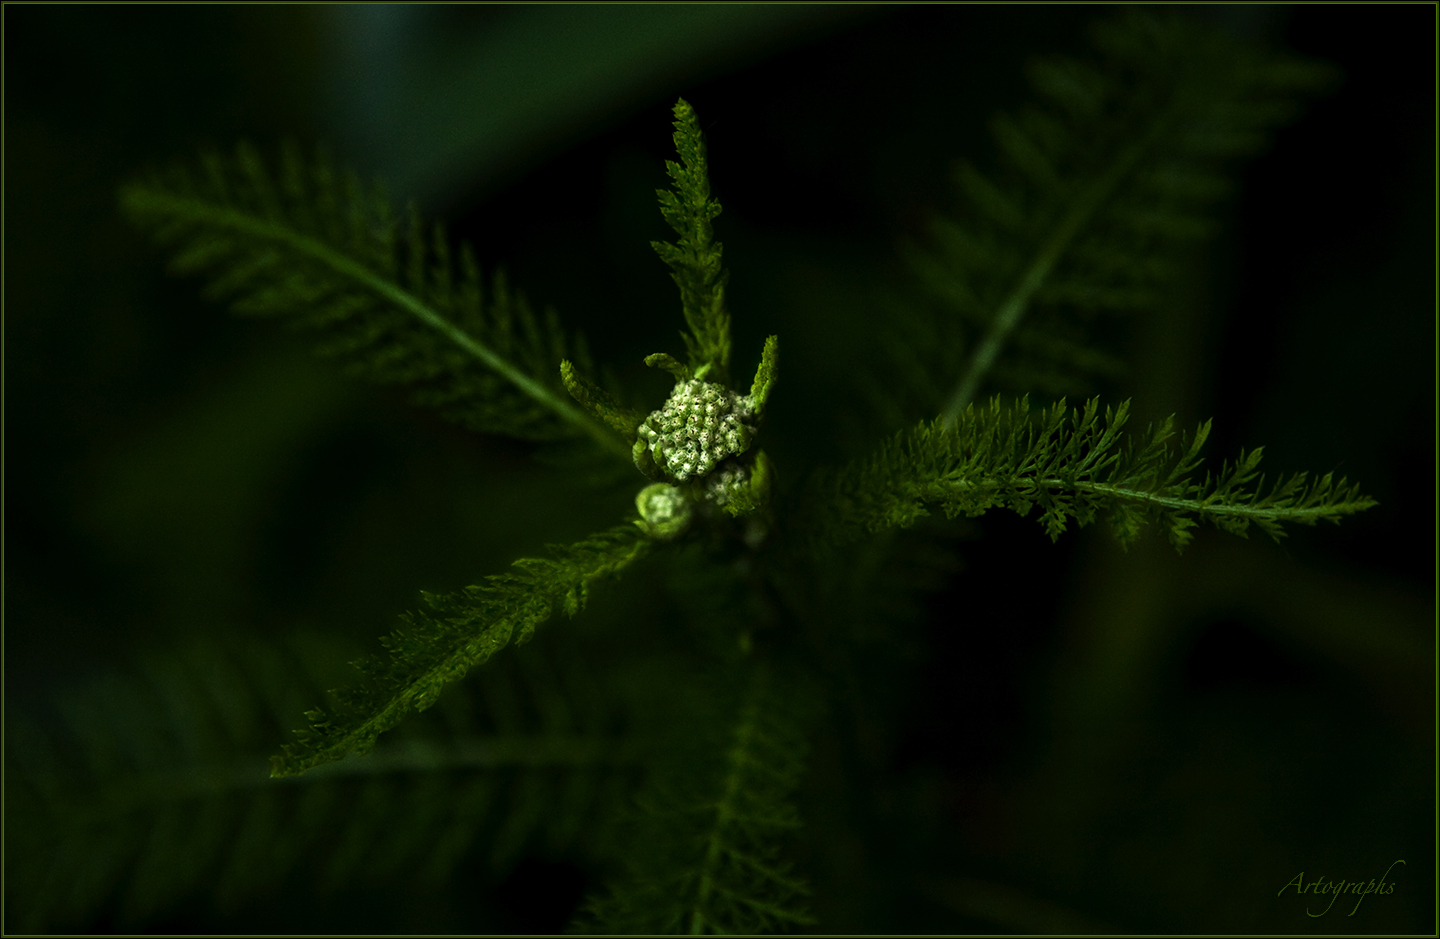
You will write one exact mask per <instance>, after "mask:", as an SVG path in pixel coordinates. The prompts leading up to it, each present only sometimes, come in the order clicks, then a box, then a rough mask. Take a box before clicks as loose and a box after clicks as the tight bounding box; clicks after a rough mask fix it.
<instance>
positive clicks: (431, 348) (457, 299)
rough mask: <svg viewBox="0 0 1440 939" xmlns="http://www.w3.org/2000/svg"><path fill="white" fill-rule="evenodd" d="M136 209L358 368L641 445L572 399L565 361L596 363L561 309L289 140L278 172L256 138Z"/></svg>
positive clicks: (489, 409)
mask: <svg viewBox="0 0 1440 939" xmlns="http://www.w3.org/2000/svg"><path fill="white" fill-rule="evenodd" d="M120 199H121V205H122V207H123V208H124V209H125V210H126V211H127V212H128V214H129V215H130V216H131V218H133V219H134V220H135V222H136V223H137V224H139V225H140V226H141V227H143V228H145V229H147V230H149V231H150V232H152V233H153V234H154V236H155V237H156V238H157V239H158V240H159V241H161V242H163V243H165V244H168V245H171V246H172V247H173V249H174V251H175V256H174V261H173V266H174V268H175V269H176V270H178V271H181V272H205V273H207V274H208V275H209V276H210V290H211V292H212V293H213V294H215V295H216V296H217V297H230V298H231V300H232V306H233V308H234V309H235V310H236V311H237V312H239V313H244V314H252V315H264V316H277V317H284V318H286V319H287V320H288V321H289V322H290V323H291V324H292V325H294V326H295V327H297V328H303V329H309V330H314V331H317V332H319V333H321V334H322V336H323V340H322V342H321V344H320V346H319V347H318V349H319V351H320V352H321V354H324V355H331V356H337V357H339V358H341V359H343V360H344V361H345V362H346V363H347V365H348V367H349V368H350V370H351V371H353V372H355V373H356V374H359V375H363V376H365V377H368V378H371V379H374V380H376V381H381V382H387V383H399V384H404V385H407V386H410V387H411V388H412V389H413V397H414V400H415V401H416V403H419V404H422V405H425V406H430V407H436V408H438V409H439V410H440V411H441V413H442V414H445V415H446V416H447V417H449V418H451V419H454V420H456V421H458V422H459V423H461V424H463V425H464V426H466V427H468V428H470V429H472V430H476V431H480V432H485V433H498V434H505V435H508V436H514V437H519V438H522V439H527V440H556V439H561V438H565V437H569V436H574V435H576V434H577V433H579V434H585V435H588V436H589V437H590V438H591V439H593V440H594V441H596V442H597V443H599V444H600V445H601V446H602V447H603V448H605V449H606V450H608V451H610V452H612V453H614V454H615V455H617V456H622V457H625V458H626V459H628V456H629V449H628V448H627V447H625V445H624V444H623V442H622V441H621V440H619V439H618V438H617V437H615V435H614V434H613V433H611V432H610V431H609V430H608V429H606V428H604V427H602V426H600V425H598V424H597V423H596V422H594V421H593V420H591V419H590V418H589V417H588V416H587V415H586V414H584V413H583V412H582V411H580V410H579V409H577V408H576V407H575V406H574V405H573V404H572V403H571V402H570V401H569V400H568V398H567V396H566V394H565V390H564V388H563V386H562V385H561V382H560V380H559V367H560V362H561V360H563V359H566V358H570V359H574V360H575V361H577V362H579V363H580V365H581V367H582V368H586V369H588V367H589V356H588V353H587V352H586V349H585V345H584V341H583V339H581V338H578V337H577V338H576V339H575V340H573V341H571V340H569V339H567V338H566V336H565V334H564V332H563V331H562V329H561V328H560V324H559V322H558V320H557V318H556V316H555V313H554V311H553V310H550V311H547V312H546V315H545V317H544V318H543V320H542V319H540V318H538V317H537V316H536V315H535V313H534V312H533V311H532V310H531V309H530V306H529V304H528V303H527V302H526V301H525V299H524V297H523V296H521V295H519V294H518V293H515V292H513V291H511V289H510V288H509V287H508V286H507V285H506V282H505V278H504V277H503V276H502V275H499V274H497V275H496V276H495V277H494V278H492V280H491V283H490V285H489V291H488V293H489V296H488V297H487V296H485V292H486V291H484V290H483V289H482V283H481V278H480V273H479V269H478V267H477V265H476V263H475V258H474V255H473V253H472V251H471V249H470V247H469V245H468V244H462V245H461V246H460V252H459V269H458V270H457V269H456V265H455V263H454V261H453V260H452V258H451V250H450V244H449V242H448V240H447V238H446V236H445V232H444V230H443V229H442V228H441V227H440V226H439V225H436V226H435V227H434V228H433V229H427V228H426V226H425V225H424V224H423V223H422V222H421V220H420V216H419V214H418V213H417V212H416V211H415V208H414V206H411V207H410V209H409V211H408V213H407V214H405V215H404V216H397V215H396V213H395V211H394V209H393V208H392V206H391V205H390V203H389V201H388V199H387V198H386V197H385V195H384V193H383V192H381V191H380V190H379V188H378V187H376V188H374V189H367V188H365V187H362V186H361V185H360V183H359V181H358V179H357V178H356V176H355V175H354V174H353V173H341V172H337V171H336V170H335V168H334V167H333V166H332V165H331V164H330V162H329V161H328V160H327V159H326V158H325V157H324V156H323V155H318V156H317V157H316V158H315V159H314V160H311V161H307V160H305V159H303V158H302V157H301V156H300V154H299V153H298V152H297V150H296V149H295V148H294V147H288V146H287V147H286V148H285V149H284V150H283V153H282V158H281V166H280V173H279V177H278V180H277V178H276V177H275V175H274V174H273V173H272V172H271V171H270V169H269V168H268V167H267V166H266V165H265V163H264V161H263V160H262V159H261V158H260V156H259V154H258V153H257V152H256V151H255V150H254V149H253V148H252V147H250V146H248V145H246V144H241V145H240V146H239V147H238V149H237V151H236V154H235V156H234V158H233V159H225V158H222V157H220V156H218V155H216V154H209V155H207V156H205V157H204V158H203V159H202V161H201V164H200V167H199V172H198V173H197V172H196V171H195V169H194V168H192V167H187V166H177V167H175V168H173V169H172V170H171V171H169V172H168V173H160V174H155V175H153V176H151V177H150V178H149V179H146V180H143V181H140V182H135V183H132V184H130V185H128V186H126V187H125V188H124V189H122V190H121V197H120Z"/></svg>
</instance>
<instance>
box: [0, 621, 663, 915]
mask: <svg viewBox="0 0 1440 939" xmlns="http://www.w3.org/2000/svg"><path fill="white" fill-rule="evenodd" d="M289 645H290V646H291V648H288V649H282V648H280V647H277V646H274V645H271V644H268V643H264V642H260V641H257V640H218V639H214V638H212V639H208V640H204V641H198V642H194V643H189V644H186V645H184V646H182V647H181V648H180V649H178V650H172V651H170V652H167V653H166V654H164V655H155V656H149V657H146V658H144V659H143V660H141V662H140V667H139V668H135V669H128V668H127V669H123V670H120V669H117V670H116V671H115V672H112V673H107V674H105V675H102V676H100V677H99V678H98V679H97V680H94V681H91V682H88V683H86V684H83V685H80V686H79V687H75V688H71V689H67V690H66V692H65V693H64V694H63V695H61V696H60V697H59V698H58V699H57V705H58V710H59V712H60V714H59V717H58V719H56V720H43V721H42V720H37V719H34V718H35V717H36V716H38V714H39V713H40V712H36V713H35V714H33V715H32V716H31V718H28V719H27V718H26V717H25V716H23V715H20V714H19V713H18V712H17V711H16V710H15V709H13V708H12V709H11V710H10V711H9V712H8V713H7V741H6V761H7V763H6V765H7V774H6V781H7V787H6V799H7V831H6V834H7V839H6V851H7V882H6V890H7V910H6V917H7V919H6V927H7V929H8V930H9V931H11V932H28V933H38V932H47V931H65V930H69V929H76V928H82V929H83V928H87V927H89V926H91V925H92V924H93V923H94V922H95V921H96V920H100V921H104V922H109V923H113V924H116V925H120V926H126V927H143V926H144V925H146V924H147V923H151V922H153V921H154V918H155V917H157V916H162V915H164V913H165V911H167V910H168V909H170V908H172V907H173V906H174V904H176V903H177V902H180V901H181V900H182V899H183V898H185V897H187V896H193V897H200V898H203V899H205V900H208V901H209V902H210V903H213V904H214V906H215V907H217V908H218V909H220V910H225V909H233V908H234V907H235V906H236V905H238V904H240V903H242V902H244V901H245V900H247V899H250V898H254V897H256V896H259V895H264V894H265V893H266V892H269V891H272V890H273V889H274V888H275V887H276V885H277V884H278V883H280V882H282V881H283V880H285V879H286V878H287V877H291V876H293V875H295V874H296V873H297V872H302V871H303V872H304V877H305V879H306V881H308V882H309V883H310V884H312V885H313V886H315V887H317V888H320V889H324V890H332V889H337V888H340V887H342V886H346V885H352V884H364V883H372V884H387V883H388V884H392V885H393V884H395V883H397V882H404V883H406V884H407V885H409V886H412V887H413V888H416V889H423V888H433V887H434V886H436V885H437V884H438V883H440V882H443V880H444V878H445V877H446V876H448V875H449V874H450V872H451V871H452V870H453V869H454V868H455V866H456V864H457V863H459V862H460V861H461V860H462V859H463V858H465V857H466V856H467V855H469V854H471V853H473V851H474V848H475V846H476V844H477V843H479V844H483V845H484V846H485V850H484V853H485V854H486V855H488V860H489V862H490V864H491V866H492V869H494V870H495V871H497V873H499V872H503V871H505V870H506V869H508V868H509V867H510V866H511V865H513V863H514V862H515V861H516V860H517V858H518V856H519V855H520V853H521V851H522V850H524V849H525V848H526V847H527V846H529V845H532V844H536V843H537V842H538V843H539V845H540V846H542V847H543V849H544V850H549V851H567V852H571V853H572V854H577V853H578V854H579V855H583V856H589V855H592V854H597V853H601V852H603V851H604V850H606V849H607V848H608V845H609V844H610V843H611V842H612V841H613V835H612V834H611V832H610V829H609V826H610V825H611V824H612V819H613V818H614V817H615V815H616V813H617V812H619V811H620V810H621V809H622V806H623V804H624V801H625V799H626V798H627V797H628V796H629V794H630V791H631V787H632V785H633V780H634V778H635V776H636V775H637V769H638V763H639V762H640V761H641V760H642V759H643V758H644V755H645V753H644V746H643V744H642V743H641V742H640V741H637V740H636V739H634V738H631V737H629V736H626V734H628V733H629V727H628V724H629V721H628V719H627V717H626V715H625V714H624V713H622V712H620V711H617V710H616V708H615V707H614V706H613V705H611V704H609V703H607V702H608V701H609V696H608V695H607V694H606V693H605V690H604V688H603V686H602V684H601V683H599V682H597V681H596V680H595V678H596V676H594V674H593V670H592V669H589V668H588V667H587V666H586V664H585V663H584V660H583V657H582V653H580V652H579V650H574V651H572V652H571V653H569V654H565V649H566V648H570V647H568V646H558V645H556V644H548V643H535V644H532V645H531V646H528V647H527V648H525V649H524V650H522V651H521V652H520V653H519V654H517V655H515V656H507V657H506V660H505V661H504V663H503V664H502V663H498V662H497V663H495V666H497V667H492V668H490V669H487V674H486V681H485V682H484V683H483V685H480V684H477V685H475V686H471V687H469V688H467V689H465V690H464V691H462V692H461V693H459V694H452V695H447V696H446V698H445V700H444V701H443V702H442V704H441V706H440V707H437V708H435V709H434V710H433V711H431V712H430V714H429V715H427V717H428V718H430V719H428V720H423V721H418V722H415V724H413V725H411V726H409V727H407V728H406V729H405V731H402V732H400V733H399V734H397V735H396V738H395V739H389V740H387V741H386V742H385V743H384V744H383V745H381V746H379V747H377V748H376V749H375V750H374V751H373V752H372V753H371V754H370V755H369V756H368V757H366V758H365V759H363V760H352V761H347V762H345V763H340V764H334V765H332V766H329V767H326V768H325V769H324V770H320V771H316V772H314V773H309V774H306V775H305V776H303V777H300V778H298V779H291V780H286V781H283V782H277V781H274V780H271V779H267V778H266V775H265V772H264V770H263V769H261V766H260V763H259V758H260V756H261V755H262V754H263V753H264V752H265V749H266V748H268V747H269V746H271V745H272V742H273V739H274V735H275V734H276V733H278V732H279V730H280V728H282V727H283V726H284V722H286V721H288V720H289V716H288V715H289V714H291V713H293V709H294V708H296V707H299V706H300V704H299V703H298V702H300V701H303V700H304V698H305V697H308V696H311V695H316V694H319V693H320V689H322V688H323V687H324V686H325V684H326V683H328V681H327V679H326V678H325V677H323V676H322V675H321V674H320V672H319V668H320V667H322V666H321V663H324V662H328V661H333V660H334V658H335V652H336V650H335V648H334V646H333V644H332V643H329V642H306V643H290V644H289Z"/></svg>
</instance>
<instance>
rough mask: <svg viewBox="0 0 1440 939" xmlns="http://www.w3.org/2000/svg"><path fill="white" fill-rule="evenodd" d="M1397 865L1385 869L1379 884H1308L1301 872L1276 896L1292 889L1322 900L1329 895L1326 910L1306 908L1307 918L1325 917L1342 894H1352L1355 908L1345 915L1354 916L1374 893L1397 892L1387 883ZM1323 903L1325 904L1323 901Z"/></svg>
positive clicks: (1321, 881) (1321, 879)
mask: <svg viewBox="0 0 1440 939" xmlns="http://www.w3.org/2000/svg"><path fill="white" fill-rule="evenodd" d="M1404 863H1405V862H1404V861H1396V862H1395V864H1400V865H1403V864H1404ZM1395 864H1391V865H1390V866H1389V867H1387V868H1386V869H1385V873H1384V874H1381V875H1380V880H1379V882H1376V881H1374V880H1371V881H1369V882H1368V883H1367V882H1366V881H1363V880H1350V881H1345V880H1327V879H1326V878H1324V877H1317V878H1316V879H1314V880H1312V881H1308V882H1307V881H1306V880H1305V872H1304V871H1301V872H1300V873H1298V874H1296V875H1295V879H1294V880H1292V881H1290V882H1289V883H1288V884H1286V885H1285V886H1283V887H1281V888H1280V892H1279V893H1278V894H1276V896H1284V895H1285V891H1287V890H1289V889H1290V888H1291V887H1294V888H1295V892H1296V893H1313V894H1315V895H1316V896H1317V897H1321V898H1323V897H1324V896H1325V895H1326V894H1329V895H1330V902H1328V903H1326V904H1325V909H1323V910H1321V911H1320V912H1319V913H1312V912H1310V909H1309V907H1306V909H1305V914H1306V915H1307V916H1324V915H1325V914H1326V913H1329V912H1330V907H1332V906H1334V905H1335V901H1336V900H1337V899H1339V897H1340V894H1342V893H1348V894H1352V895H1354V896H1355V906H1354V907H1353V908H1352V909H1351V910H1350V912H1349V913H1346V914H1345V915H1346V916H1354V915H1355V911H1356V910H1358V909H1360V904H1361V903H1363V902H1364V901H1365V898H1366V897H1367V896H1369V895H1370V894H1372V893H1374V894H1380V895H1383V894H1389V893H1394V892H1395V885H1394V884H1390V883H1386V882H1385V878H1386V877H1387V876H1389V874H1390V872H1391V871H1393V870H1394V869H1395ZM1321 902H1324V901H1323V899H1322V901H1321Z"/></svg>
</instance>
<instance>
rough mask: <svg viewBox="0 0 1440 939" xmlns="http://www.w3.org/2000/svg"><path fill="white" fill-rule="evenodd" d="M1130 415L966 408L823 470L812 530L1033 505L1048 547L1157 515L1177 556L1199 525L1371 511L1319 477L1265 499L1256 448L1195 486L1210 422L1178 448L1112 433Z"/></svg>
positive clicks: (1294, 480)
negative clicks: (1106, 521)
mask: <svg viewBox="0 0 1440 939" xmlns="http://www.w3.org/2000/svg"><path fill="white" fill-rule="evenodd" d="M1129 413H1130V402H1128V401H1126V402H1122V403H1121V404H1120V406H1119V407H1118V408H1114V409H1111V408H1107V409H1106V410H1105V412H1104V416H1103V417H1102V416H1101V413H1100V404H1099V400H1098V399H1094V400H1091V401H1090V402H1088V403H1087V404H1086V405H1085V407H1084V409H1083V410H1073V409H1070V408H1067V407H1066V404H1065V402H1064V401H1063V400H1062V401H1060V402H1059V403H1058V404H1056V405H1054V406H1053V407H1051V408H1048V409H1046V410H1044V411H1042V412H1040V413H1039V414H1032V413H1031V412H1030V407H1029V399H1028V398H1025V399H1022V400H1021V401H1020V402H1019V404H1018V405H1011V406H1006V405H1005V404H1003V403H1002V401H1001V399H1000V398H998V397H997V398H995V399H993V400H992V401H991V402H990V404H989V406H987V407H982V408H976V407H975V406H974V405H970V406H967V407H966V408H965V410H964V411H963V412H962V413H961V415H960V418H959V421H958V423H957V424H956V425H955V426H953V427H952V426H950V425H948V424H947V423H946V422H945V421H944V420H943V419H939V420H936V421H933V422H932V421H926V422H923V423H921V424H920V425H919V426H918V427H915V428H913V429H911V430H908V431H902V432H901V433H899V434H897V435H895V437H894V438H893V439H892V440H890V441H889V442H887V443H886V444H885V445H884V446H882V447H881V448H880V450H879V452H877V453H876V454H875V455H873V456H872V457H870V458H869V459H867V460H864V461H862V462H860V463H856V464H853V465H851V466H850V467H847V468H846V469H845V470H843V471H841V472H839V473H833V474H830V473H826V474H822V475H821V476H820V477H819V478H818V480H817V482H816V484H815V485H814V488H813V491H812V498H813V499H814V500H815V512H816V513H817V516H816V519H815V522H816V527H815V529H814V531H815V533H816V535H817V536H818V537H819V538H820V539H821V540H822V541H828V540H845V539H848V538H854V537H857V536H858V535H859V534H861V533H862V532H864V531H872V532H873V531H879V530H880V529H882V528H887V527H889V526H892V525H900V526H905V525H909V524H910V523H912V522H913V521H914V520H915V519H917V518H919V517H920V516H922V515H926V514H928V510H927V509H926V508H925V506H926V505H927V504H929V505H934V506H938V507H940V508H941V509H943V510H944V512H945V514H946V516H947V517H949V518H954V517H955V516H957V515H972V516H973V515H981V514H983V513H985V512H987V511H989V510H990V509H992V508H1008V509H1011V510H1013V511H1015V512H1018V513H1020V514H1021V515H1027V514H1029V512H1030V510H1031V509H1032V508H1039V509H1040V517H1039V522H1040V524H1041V525H1043V526H1044V528H1045V531H1046V532H1047V533H1048V534H1049V535H1050V537H1051V538H1052V539H1055V538H1058V537H1059V536H1060V534H1061V533H1062V532H1063V531H1065V528H1066V526H1067V525H1068V524H1069V523H1070V522H1071V521H1073V522H1075V523H1076V524H1079V525H1088V524H1089V523H1091V522H1092V521H1094V520H1095V518H1096V516H1097V515H1099V514H1102V513H1103V514H1108V515H1109V517H1110V521H1111V523H1112V525H1113V527H1114V531H1115V535H1116V537H1117V538H1119V540H1120V543H1121V544H1122V545H1128V544H1129V543H1131V542H1133V541H1134V540H1135V539H1136V538H1137V537H1138V536H1139V535H1140V532H1141V530H1142V529H1143V528H1144V526H1145V524H1146V522H1147V521H1148V520H1149V519H1151V518H1158V519H1159V520H1160V523H1161V524H1162V525H1163V527H1164V528H1165V530H1166V533H1167V534H1168V536H1169V538H1170V541H1171V543H1172V544H1173V545H1174V546H1175V548H1176V549H1177V550H1179V549H1182V548H1184V547H1185V545H1186V544H1188V543H1189V542H1190V540H1191V538H1192V537H1193V536H1192V533H1191V531H1190V529H1192V528H1194V527H1195V524H1196V521H1197V520H1201V519H1203V520H1205V521H1208V522H1210V523H1211V524H1213V525H1215V526H1216V527H1218V528H1221V529H1223V530H1225V531H1229V532H1233V533H1235V534H1237V535H1242V536H1243V535H1245V533H1246V532H1247V530H1248V529H1249V527H1250V525H1252V524H1254V525H1255V526H1256V527H1258V528H1259V529H1260V530H1261V531H1264V532H1265V533H1266V534H1268V535H1270V536H1271V537H1272V538H1274V539H1275V540H1277V541H1278V540H1279V539H1280V538H1281V536H1282V535H1283V534H1284V532H1283V530H1282V529H1281V527H1280V526H1281V523H1283V522H1291V523H1299V524H1304V525H1314V524H1315V523H1316V522H1317V521H1320V520H1321V519H1325V520H1328V521H1331V522H1339V520H1340V517H1341V516H1343V515H1349V514H1352V513H1355V512H1360V511H1363V510H1364V509H1367V508H1369V507H1371V506H1372V505H1374V504H1375V502H1374V500H1372V499H1369V498H1367V497H1365V496H1362V495H1360V491H1359V487H1358V486H1351V485H1347V483H1346V481H1345V480H1344V479H1341V480H1339V481H1338V482H1336V481H1335V480H1334V479H1333V478H1332V477H1331V476H1330V475H1329V474H1326V475H1325V476H1324V477H1322V478H1320V479H1319V480H1316V481H1314V482H1312V483H1309V484H1308V485H1307V483H1306V478H1307V477H1306V474H1305V473H1297V474H1295V475H1293V476H1290V477H1288V478H1282V479H1279V480H1277V481H1276V482H1275V484H1274V485H1273V486H1272V487H1271V488H1270V489H1269V490H1268V491H1266V490H1265V488H1264V477H1263V476H1259V472H1258V467H1259V465H1260V455H1261V450H1260V449H1259V448H1257V449H1255V450H1252V451H1251V452H1250V453H1248V454H1246V453H1244V452H1242V453H1241V454H1240V456H1239V457H1238V459H1237V460H1236V461H1235V463H1234V464H1227V465H1224V466H1222V467H1221V468H1220V470H1219V472H1218V473H1217V474H1216V475H1215V476H1213V477H1212V476H1211V475H1210V474H1209V473H1207V474H1205V476H1204V477H1203V478H1201V479H1199V480H1196V479H1195V478H1194V474H1195V472H1196V469H1197V468H1198V467H1199V465H1200V448H1201V447H1202V446H1203V445H1204V443H1205V438H1206V437H1207V436H1209V434H1210V422H1209V421H1206V422H1205V423H1203V424H1201V425H1200V427H1199V428H1198V429H1197V430H1196V432H1195V435H1194V436H1193V437H1190V438H1188V439H1187V438H1186V437H1184V436H1183V435H1182V436H1181V437H1180V439H1179V440H1178V445H1177V441H1176V439H1175V437H1176V434H1175V427H1174V419H1173V418H1166V419H1165V420H1163V421H1161V422H1160V423H1158V424H1156V425H1153V426H1151V427H1149V428H1147V429H1146V431H1145V432H1144V433H1143V434H1140V435H1122V434H1121V431H1122V430H1123V429H1124V427H1125V424H1126V422H1127V420H1128V418H1129Z"/></svg>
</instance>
